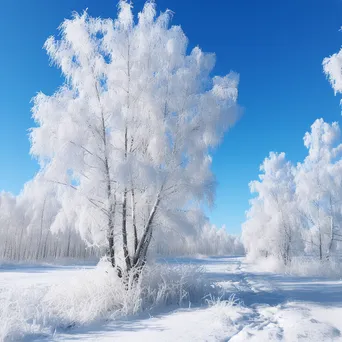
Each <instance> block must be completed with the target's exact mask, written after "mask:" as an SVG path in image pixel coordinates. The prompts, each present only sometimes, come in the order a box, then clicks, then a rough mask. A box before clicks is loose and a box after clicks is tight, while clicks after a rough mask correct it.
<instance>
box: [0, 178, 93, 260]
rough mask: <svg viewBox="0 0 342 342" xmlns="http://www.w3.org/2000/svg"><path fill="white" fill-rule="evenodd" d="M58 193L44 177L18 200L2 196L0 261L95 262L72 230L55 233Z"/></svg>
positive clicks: (17, 198)
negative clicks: (71, 260) (63, 260)
mask: <svg viewBox="0 0 342 342" xmlns="http://www.w3.org/2000/svg"><path fill="white" fill-rule="evenodd" d="M58 196H59V195H58V189H57V188H56V186H55V185H54V184H52V183H47V182H46V181H42V177H41V174H38V175H37V176H36V177H35V178H34V179H32V180H31V181H29V182H27V183H26V184H25V186H24V188H23V190H22V191H21V192H20V194H19V195H18V196H13V195H11V194H9V193H1V194H0V236H1V241H0V260H3V261H6V262H13V261H15V262H18V261H20V262H22V261H30V262H31V261H32V262H37V261H43V260H44V261H53V260H61V259H65V258H67V259H75V261H76V260H82V259H87V260H89V259H96V258H97V257H98V256H99V250H97V249H94V248H86V245H85V243H84V242H83V241H82V239H81V237H80V234H79V232H78V231H76V230H75V229H74V227H73V226H71V225H70V226H66V225H65V226H63V227H61V228H63V229H58V230H57V231H54V230H52V229H51V228H52V226H51V223H52V222H54V220H55V217H56V215H57V213H59V212H60V210H61V206H60V203H59V200H58Z"/></svg>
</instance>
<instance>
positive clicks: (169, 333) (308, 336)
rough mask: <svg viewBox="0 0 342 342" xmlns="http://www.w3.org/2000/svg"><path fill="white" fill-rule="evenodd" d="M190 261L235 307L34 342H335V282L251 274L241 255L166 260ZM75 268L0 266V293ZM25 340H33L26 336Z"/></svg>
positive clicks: (338, 306)
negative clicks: (236, 302) (229, 296)
mask: <svg viewBox="0 0 342 342" xmlns="http://www.w3.org/2000/svg"><path fill="white" fill-rule="evenodd" d="M169 262H177V263H189V262H190V263H196V264H198V265H201V266H203V267H204V268H205V270H206V276H207V277H208V278H210V279H211V280H213V281H215V282H216V283H217V284H219V285H220V286H222V287H224V288H225V289H226V290H227V291H228V292H230V293H235V295H236V297H237V298H238V299H239V300H240V301H241V303H242V304H241V305H235V306H231V305H226V304H225V303H220V304H216V305H213V306H211V307H203V308H189V309H178V310H174V311H170V312H166V313H160V314H159V315H155V316H153V317H150V316H148V317H146V316H145V317H144V316H139V317H135V318H130V319H126V320H119V321H115V322H108V323H107V324H105V325H93V326H91V327H89V326H88V327H82V328H74V329H69V330H67V331H64V332H57V333H56V334H55V335H54V336H53V337H50V338H47V339H40V341H143V340H148V341H149V342H157V341H170V342H171V341H231V342H239V341H289V342H292V341H319V342H322V341H342V333H341V332H342V281H341V280H329V279H324V278H308V277H292V276H284V275H278V274H272V273H261V272H256V271H254V270H253V268H252V267H251V266H250V265H248V264H246V263H245V262H244V259H243V258H236V257H235V258H233V257H226V258H205V259H177V260H176V261H175V260H169ZM72 272H75V267H51V268H47V267H45V268H44V267H42V268H38V267H37V268H28V269H26V268H25V267H22V268H19V269H0V291H1V289H4V288H5V287H9V286H16V287H18V286H20V284H26V285H22V286H28V285H27V284H29V286H32V285H34V286H37V287H45V286H48V285H49V284H50V285H51V284H53V283H54V282H55V281H56V279H61V278H63V279H66V280H67V279H68V277H70V275H71V274H72ZM25 341H39V339H37V338H36V339H32V338H31V339H26V340H25Z"/></svg>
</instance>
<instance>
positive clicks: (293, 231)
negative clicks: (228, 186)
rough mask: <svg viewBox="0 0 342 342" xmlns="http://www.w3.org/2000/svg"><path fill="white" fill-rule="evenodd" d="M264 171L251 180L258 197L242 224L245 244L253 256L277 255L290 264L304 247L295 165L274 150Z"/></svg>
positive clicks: (262, 167) (264, 164)
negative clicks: (295, 181)
mask: <svg viewBox="0 0 342 342" xmlns="http://www.w3.org/2000/svg"><path fill="white" fill-rule="evenodd" d="M260 170H261V171H262V172H263V173H262V174H261V175H259V178H260V181H253V182H251V183H250V189H251V192H253V193H257V196H256V197H255V198H253V199H251V200H250V204H251V208H250V209H249V211H248V212H247V221H246V222H245V223H244V224H243V226H242V239H243V243H244V246H245V248H246V252H247V253H248V255H249V256H250V257H252V258H254V257H260V256H263V257H268V256H274V257H277V258H279V259H281V260H282V261H283V262H284V264H288V263H289V262H290V261H291V258H292V256H293V255H295V254H297V253H298V250H299V249H300V246H301V239H300V234H299V217H298V212H297V210H296V194H295V183H294V176H293V167H292V165H291V163H290V162H288V161H286V159H285V153H280V154H276V153H273V152H271V153H270V155H269V157H268V158H266V159H265V160H264V162H263V164H262V165H261V167H260Z"/></svg>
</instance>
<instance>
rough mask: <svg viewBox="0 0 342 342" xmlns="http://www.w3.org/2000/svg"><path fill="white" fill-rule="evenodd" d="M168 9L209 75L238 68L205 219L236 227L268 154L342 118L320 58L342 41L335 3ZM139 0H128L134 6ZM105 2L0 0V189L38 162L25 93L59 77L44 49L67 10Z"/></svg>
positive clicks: (237, 0)
mask: <svg viewBox="0 0 342 342" xmlns="http://www.w3.org/2000/svg"><path fill="white" fill-rule="evenodd" d="M157 4H158V8H159V9H160V10H165V9H166V8H170V9H171V10H173V11H174V12H175V15H174V18H173V23H174V24H181V26H182V27H183V30H184V31H185V33H186V35H187V36H188V38H189V40H190V45H191V46H193V45H199V46H200V47H201V48H202V49H203V50H204V51H208V52H215V53H216V55H217V65H216V68H215V72H216V73H217V74H220V75H223V74H225V73H227V72H229V71H230V70H234V71H236V72H238V73H239V74H240V77H241V83H240V88H239V93H240V95H239V103H240V105H241V106H242V107H243V108H244V114H243V116H242V118H241V119H240V121H239V122H238V123H237V124H236V126H235V127H234V128H233V129H232V130H231V131H230V132H228V133H227V135H226V136H225V138H224V141H223V143H222V145H221V146H220V147H219V148H217V149H216V150H215V152H214V159H213V171H214V172H215V174H216V177H217V181H218V188H217V197H216V205H215V208H214V209H213V210H212V211H211V212H209V216H210V218H211V220H212V222H213V223H215V224H217V225H222V224H226V226H227V228H228V230H229V231H231V232H233V233H238V232H239V230H240V224H241V222H243V220H244V215H245V210H246V209H248V200H249V198H250V197H251V195H250V193H249V189H248V183H249V181H251V180H253V179H255V178H256V177H257V175H258V170H259V165H260V163H261V162H262V160H263V159H264V158H265V157H266V156H267V155H268V153H269V151H279V152H281V151H285V152H286V153H287V155H288V158H289V159H291V160H293V161H298V160H300V159H302V158H303V157H304V155H305V148H304V146H303V141H302V137H303V135H304V133H305V132H306V131H307V130H308V129H309V127H310V125H311V124H312V123H313V121H314V120H315V119H316V118H318V117H323V118H324V119H325V120H326V121H340V117H341V109H340V107H339V99H338V98H336V97H334V94H333V91H332V89H331V88H330V86H329V84H328V81H327V80H326V79H325V76H324V75H323V72H322V66H321V63H322V60H323V58H324V57H326V56H329V55H330V54H332V53H334V52H337V51H338V50H339V48H340V46H341V43H342V32H339V28H340V27H341V26H342V1H341V0H285V1H275V0H260V1H255V0H211V1H210V2H209V1H204V0H197V1H194V0H159V1H157ZM142 5H143V1H141V0H138V1H135V7H136V9H140V8H141V6H142ZM115 6H116V1H111V0H96V1H95V0H54V1H53V0H50V1H46V0H31V1H23V0H3V1H2V2H1V10H0V32H2V37H1V41H0V42H1V52H0V94H1V95H0V99H1V100H0V118H1V121H0V156H1V159H0V160H1V161H0V190H1V189H3V190H6V191H11V192H13V193H18V192H19V191H20V189H21V188H22V186H23V184H24V183H25V182H26V181H28V180H29V179H31V178H32V177H33V176H34V174H35V172H36V171H37V170H38V166H37V163H36V161H35V160H32V159H31V157H30V156H29V141H28V136H27V133H28V132H27V130H28V128H29V127H32V126H33V122H32V120H31V114H30V108H31V104H30V99H31V98H32V97H33V96H34V95H35V94H36V92H37V91H40V90H41V91H43V92H45V93H48V94H51V93H52V92H53V91H54V90H55V89H56V87H57V86H58V85H59V84H60V83H61V79H60V72H59V71H58V70H57V69H56V68H54V67H50V66H49V61H48V57H47V56H46V54H45V51H43V50H42V46H43V44H44V41H45V39H46V38H47V37H48V36H50V35H52V34H55V33H56V28H57V27H58V25H59V24H60V23H61V22H62V20H63V18H67V17H69V16H70V14H71V12H72V11H73V10H76V11H81V10H82V9H85V8H88V11H89V13H90V14H91V15H93V16H102V17H109V16H114V15H115V14H116V7H115Z"/></svg>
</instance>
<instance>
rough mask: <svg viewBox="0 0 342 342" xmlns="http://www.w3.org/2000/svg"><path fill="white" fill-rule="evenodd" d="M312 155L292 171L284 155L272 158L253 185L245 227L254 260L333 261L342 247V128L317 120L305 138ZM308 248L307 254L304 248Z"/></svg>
mask: <svg viewBox="0 0 342 342" xmlns="http://www.w3.org/2000/svg"><path fill="white" fill-rule="evenodd" d="M304 144H305V146H306V147H307V149H308V155H307V156H306V158H305V159H304V161H303V162H301V163H298V164H297V166H296V167H293V166H292V165H291V164H290V163H289V162H286V160H285V154H284V153H281V154H275V153H271V154H270V156H269V158H266V159H265V161H264V163H263V165H262V167H261V169H262V171H263V172H264V173H263V174H262V175H261V176H260V181H254V182H251V184H250V188H251V190H252V191H253V192H256V193H257V196H256V197H255V198H253V199H252V200H251V201H250V203H251V208H250V209H249V211H248V213H247V218H248V219H247V221H246V222H245V223H244V225H243V233H242V238H243V243H244V245H245V248H246V251H247V253H248V255H249V256H250V257H252V258H253V257H259V256H269V255H270V256H271V255H273V256H276V257H280V258H281V259H282V260H283V262H284V264H287V263H288V262H289V261H290V260H291V256H292V255H298V254H304V251H305V252H306V253H309V254H312V253H314V254H316V255H317V256H318V257H319V259H320V260H322V259H323V257H326V258H327V259H329V258H330V257H331V256H332V255H333V254H334V252H335V251H336V249H339V248H340V247H341V246H340V245H341V241H342V226H341V222H342V206H341V204H342V159H341V156H342V154H341V153H342V144H341V142H340V128H339V125H338V124H337V123H336V122H335V123H332V124H328V123H326V122H324V121H323V119H318V120H316V121H315V122H314V123H313V124H312V126H311V131H310V132H307V133H306V134H305V136H304ZM303 247H305V249H304V248H303Z"/></svg>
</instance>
